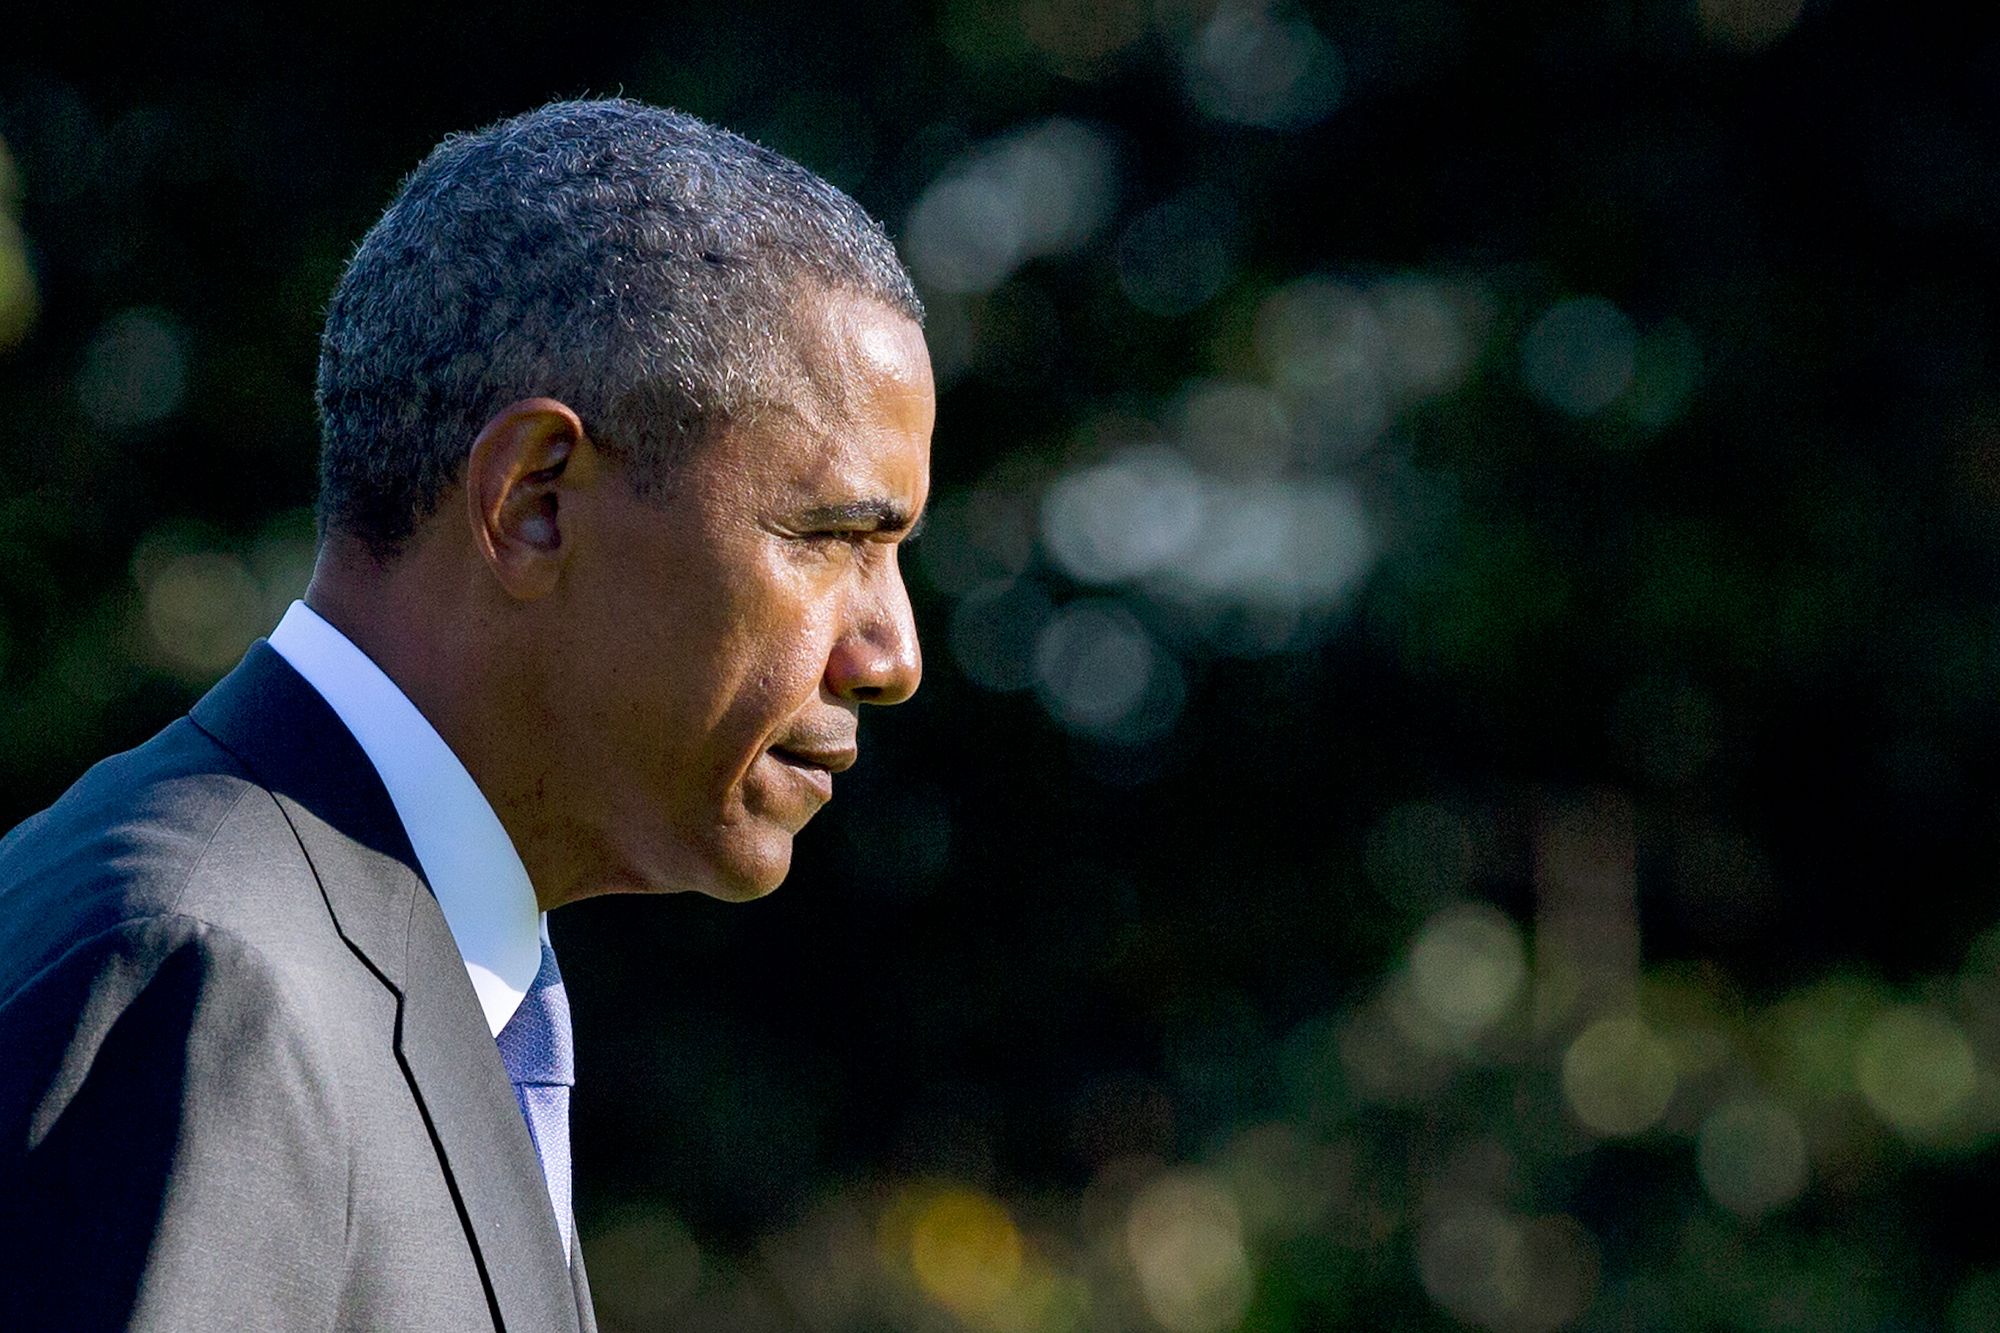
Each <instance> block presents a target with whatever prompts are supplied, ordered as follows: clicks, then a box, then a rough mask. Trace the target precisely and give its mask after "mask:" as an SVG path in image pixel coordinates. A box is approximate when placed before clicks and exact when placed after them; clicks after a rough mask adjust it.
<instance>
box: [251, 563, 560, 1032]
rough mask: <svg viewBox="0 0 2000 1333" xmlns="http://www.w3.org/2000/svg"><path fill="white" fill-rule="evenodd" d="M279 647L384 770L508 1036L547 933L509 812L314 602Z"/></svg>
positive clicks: (491, 1021) (297, 610)
mask: <svg viewBox="0 0 2000 1333" xmlns="http://www.w3.org/2000/svg"><path fill="white" fill-rule="evenodd" d="M270 643H271V647H272V648H273V649H274V650H276V652H277V653H278V655H279V656H280V657H282V658H284V659H285V660H286V661H287V662H289V663H291V665H292V668H293V670H295V671H297V672H298V673H299V674H300V675H301V676H304V677H305V678H306V682H307V683H308V684H310V685H311V686H312V687H313V688H314V689H315V690H318V691H319V693H320V697H321V698H323V699H325V700H326V701H327V703H328V704H329V705H330V706H331V707H332V708H333V711H334V712H335V713H336V714H338V715H339V717H340V720H341V721H342V722H343V723H344V724H346V726H347V729H348V731H350V732H352V733H353V735H354V739H355V740H356V741H357V742H359V743H360V746H361V750H362V753H363V754H366V755H367V756H368V761H369V762H370V763H372V764H373V765H375V771H376V772H377V773H378V774H380V775H381V777H382V785H383V786H384V787H387V788H388V789H389V800H390V801H391V802H393V803H394V804H395V807H396V814H397V815H398V816H400V817H401V819H402V821H403V829H404V831H405V832H406V833H408V834H409V835H410V846H411V847H413V848H414V849H415V850H416V853H417V861H418V863H419V864H420V865H421V866H422V867H423V872H424V878H425V879H427V880H429V881H430V885H431V892H432V893H433V894H435V895H436V896H437V902H438V907H439V908H440V909H441V910H442V911H443V912H444V919H445V924H446V925H448V926H450V927H451V934H452V938H453V939H454V940H455V941H456V942H457V944H458V952H459V956H460V957H461V958H463V959H464V960H465V971H466V974H467V975H468V976H470V977H471V978H472V989H473V990H474V991H476V992H477V993H478V995H479V1007H480V1008H481V1009H482V1010H484V1011H485V1013H486V1025H487V1026H488V1027H490V1028H491V1029H493V1035H494V1036H496V1037H497V1036H499V1035H500V1029H501V1028H502V1027H504V1026H506V1023H507V1020H508V1019H509V1018H512V1017H513V1016H514V1010H515V1009H517V1008H519V1007H520V1004H521V997H522V996H524V995H526V994H527V993H528V987H529V985H530V984H532V983H533V982H534V979H535V973H536V972H537V971H539V970H540V969H541V966H542V941H543V940H545V939H547V938H548V930H549V925H548V916H547V914H546V913H543V912H540V911H539V910H538V909H537V908H536V905H535V890H534V886H533V885H532V884H530V883H529V882H528V871H527V867H525V866H523V865H522V864H521V856H520V853H519V852H516V851H515V850H514V842H513V840H512V839H511V838H509V837H508V836H507V830H506V829H505V828H504V827H502V825H501V823H500V817H499V816H498V815H496V814H494V813H493V806H492V804H491V803H490V802H489V801H488V800H487V799H486V797H485V795H484V794H483V793H481V792H480V790H479V786H478V784H477V783H475V782H473V780H472V775H471V774H470V773H468V772H466V771H465V765H464V764H462V763H460V762H459V759H458V756H457V755H455V754H453V753H452V752H451V747H450V746H449V745H446V744H445V742H444V738H443V737H442V736H440V735H438V734H437V729H436V728H435V727H433V726H431V724H430V723H429V722H427V721H426V720H425V719H424V715H423V714H422V713H420V712H418V711H417V706H416V705H415V704H413V703H411V702H410V700H409V697H408V696H407V695H405V694H404V693H403V692H402V691H401V690H400V689H398V688H397V687H396V682H394V681H393V680H390V679H389V677H388V676H387V675H386V674H385V673H384V672H383V670H382V668H381V667H378V666H376V665H375V663H374V662H372V661H371V660H369V657H368V655H367V654H366V653H364V652H362V651H361V650H360V649H359V648H357V647H355V646H354V644H353V642H352V641H351V640H350V639H349V638H348V637H347V636H346V635H345V634H342V633H341V632H340V631H339V630H337V629H335V628H334V627H333V626H332V625H329V624H328V623H327V622H326V621H325V620H323V619H321V618H320V616H319V615H318V613H316V612H315V611H314V610H313V609H312V608H311V607H309V606H307V605H306V604H305V603H304V602H293V603H292V605H291V609H290V610H288V611H286V612H285V618H284V619H283V620H281V621H279V622H278V627H277V628H276V629H274V630H272V631H271V639H270Z"/></svg>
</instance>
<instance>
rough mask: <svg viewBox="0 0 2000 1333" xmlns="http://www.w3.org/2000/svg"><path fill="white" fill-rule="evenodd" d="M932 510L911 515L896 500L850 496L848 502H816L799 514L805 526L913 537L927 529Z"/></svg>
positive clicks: (800, 520) (907, 538)
mask: <svg viewBox="0 0 2000 1333" xmlns="http://www.w3.org/2000/svg"><path fill="white" fill-rule="evenodd" d="M928 517H929V515H928V514H922V515H919V516H917V517H916V518H914V519H913V518H911V517H910V511H909V510H907V509H905V508H903V506H901V505H899V504H897V503H896V502H895V501H894V500H884V499H875V500H849V501H847V502H846V503H844V504H830V505H815V506H814V507H813V508H811V509H808V510H806V511H805V512H803V513H801V514H800V515H799V523H800V524H801V526H804V527H810V528H852V529H859V530H862V531H866V532H899V533H901V534H902V535H903V540H904V541H912V540H914V539H915V538H916V535H917V534H918V533H920V532H922V531H923V530H924V520H925V519H926V518H928Z"/></svg>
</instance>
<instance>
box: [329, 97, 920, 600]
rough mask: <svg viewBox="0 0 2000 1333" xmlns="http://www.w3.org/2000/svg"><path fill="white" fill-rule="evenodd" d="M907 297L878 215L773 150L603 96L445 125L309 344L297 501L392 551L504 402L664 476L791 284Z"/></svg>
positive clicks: (731, 384)
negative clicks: (574, 423) (311, 469)
mask: <svg viewBox="0 0 2000 1333" xmlns="http://www.w3.org/2000/svg"><path fill="white" fill-rule="evenodd" d="M813 286H818V287H821V288H825V289H831V290H840V291H850V292H854V293H858V294H860V295H864V296H869V297H873V298H875V299H877V300H879V301H881V302H883V303H884V304H886V305H888V306H889V307H891V308H892V309H895V310H899V311H901V312H903V313H904V314H906V315H908V316H909V317H910V318H912V319H915V320H917V321H918V322H921V321H922V319H923V307H922V305H921V303H920V302H919V301H918V299H917V294H916V291H915V289H914V288H913V287H912V286H911V283H910V277H909V274H908V272H906V271H905V270H904V268H903V265H902V263H901V261H900V260H898V259H897V257H896V251H895V248H894V246H892V245H891V244H890V243H889V239H888V237H887V236H886V235H885V234H884V232H883V230H882V226H881V224H880V223H878V222H876V221H875V220H874V219H873V218H871V217H869V216H868V214H867V213H866V212H865V211H863V209H862V208H861V206H860V205H859V204H856V203H855V202H854V201H853V200H852V199H850V198H848V197H847V195H845V194H843V193H842V192H841V191H839V190H838V189H836V188H834V187H833V186H832V185H829V184H828V183H827V182H825V181H823V180H821V179H820V178H819V177H818V176H816V175H814V174H813V173H812V172H810V171H808V170H806V169H805V168H804V167H801V166H799V165H798V164H797V163H796V162H793V161H791V160H790V159H788V158H786V157H783V156H781V155H780V154H778V153H774V152H772V151H771V150H769V149H767V148H763V147H760V146H758V145H757V144H754V143H751V142H749V141H748V140H746V139H744V138H742V137H740V136H738V135H735V134H732V133H730V132H729V131H727V130H724V129H719V128H717V127H715V126H713V125H709V124H706V123H704V122H702V121H700V120H697V119H695V118H694V117H693V116H689V115H684V114H682V113H680V112H676V111H668V110H663V109H661V108H659V107H652V106H647V105H645V104H643V103H640V102H634V101H630V100H627V99H624V98H617V99H606V100H591V101H576V102H555V103H551V104H549V105H547V106H544V107H541V108H540V109H538V110H535V111H530V112H528V113H526V114H524V115H520V116H516V117H514V118H513V119H511V120H505V121H501V122H499V123H498V124H495V125H490V126H488V127H487V128H485V129H483V130H478V131H476V132H473V133H469V134H456V135H452V136H451V137H449V138H447V139H446V140H445V141H444V142H443V143H441V144H439V145H438V146H437V147H436V148H435V149H433V150H432V152H431V154H430V156H429V157H427V158H425V159H424V161H423V162H422V163H421V164H420V165H419V166H418V167H417V169H416V170H415V171H413V172H411V173H410V175H409V176H408V178H406V179H405V180H404V181H403V184H402V186H401V188H400V189H399V190H398V191H397V193H396V197H395V199H394V200H393V201H392V202H391V203H390V205H389V208H388V211H387V212H385V213H384V214H383V215H382V218H381V220H380V221H378V222H377V223H376V224H375V225H374V227H372V228H371V229H370V230H369V232H368V234H367V236H365V237H364V238H363V239H362V241H361V245H360V247H359V248H358V249H357V250H356V251H355V254H354V258H353V259H352V260H350V261H349V262H348V265H347V271H346V272H345V273H344V274H343V275H342V277H341V280H340V285H339V287H338V288H337V289H336V290H335V291H334V295H333V301H332V303H331V305H330V306H329V308H328V310H327V317H326V331H325V333H324V335H323V336H322V338H321V341H320V359H319V386H318V401H319V413H320V435H321V454H320V500H319V518H320V524H321V527H322V529H323V530H325V531H329V532H331V531H339V532H342V533H346V534H349V535H352V536H355V537H358V538H360V539H361V540H362V541H364V542H365V543H366V544H367V545H368V547H369V549H370V550H371V551H372V552H373V553H374V555H375V556H376V558H377V559H381V560H385V561H386V560H391V559H393V558H394V557H395V556H396V555H397V554H398V553H399V552H400V551H401V549H402V547H403V545H404V544H405V543H406V542H407V541H408V539H409V537H410V535H411V534H412V533H413V532H414V531H415V530H416V527H417V525H418V524H419V523H421V522H422V521H423V520H424V519H426V518H428V517H429V516H430V515H431V514H433V513H435V512H436V510H437V507H438V505H439V503H440V502H441V501H442V499H443V498H444V495H445V493H446V492H447V491H448V490H449V489H450V488H451V487H452V486H454V485H455V484H457V481H458V478H459V476H460V473H461V471H462V469H463V468H464V465H465V459H466V455H467V453H468V452H469V451H470V449H471V446H472V441H473V440H474V438H475V437H476V436H477V435H478V432H479V430H480V428H481V427H482V426H484V425H485V424H486V422H487V421H488V420H489V419H491V417H492V416H493V414H494V413H496V412H497V411H499V410H500V409H501V408H502V407H505V406H506V405H507V404H508V403H511V402H515V401H518V400H520V399H522V398H529V397H537V396H545V397H549V398H555V399H558V400H560V401H562V402H564V403H567V404H568V405H569V406H570V407H571V408H572V409H574V410H575V411H576V413H577V415H578V416H579V417H581V418H582V419H583V422H584V427H585V429H586V430H587V431H589V432H590V434H591V437H592V439H593V440H595V441H597V442H598V443H599V444H601V445H602V446H604V447H605V448H606V449H607V450H609V451H611V452H613V453H614V454H615V455H617V456H619V457H621V458H622V459H623V460H624V461H625V462H627V463H628V464H630V465H632V467H633V472H634V477H635V481H636V482H637V483H638V484H639V486H640V487H641V489H642V491H653V492H658V491H659V490H661V489H663V488H665V487H666V485H667V479H668V475H669V474H670V472H671V469H672V466H673V464H674V463H675V462H676V461H677V460H678V459H679V458H680V457H681V456H682V455H683V454H684V453H685V452H686V450H687V448H688V446H689V445H690V444H691V443H693V442H694V441H696V440H698V439H699V438H700V436H701V434H702V432H703V431H705V430H707V429H709V428H712V427H713V426H714V425H715V424H718V423H720V422H722V421H726V420H728V419H729V418H730V416H731V415H732V414H734V413H737V412H740V411H742V410H743V409H745V408H746V407H748V406H750V405H751V404H753V403H754V402H755V401H757V400H758V398H759V397H760V395H761V394H762V393H764V392H765V391H766V390H767V386H768V381H769V380H770V379H771V377H772V376H773V375H774V374H776V373H779V367H778V365H777V363H778V362H779V361H780V360H781V355H780V353H781V349H782V346H783V344H784V341H785V337H786V334H787V332H788V327H789V325H790V322H791V320H792V318H793V310H794V307H795V306H796V304H797V302H798V301H799V299H800V297H801V296H802V294H803V290H804V289H808V288H811V287H813Z"/></svg>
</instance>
